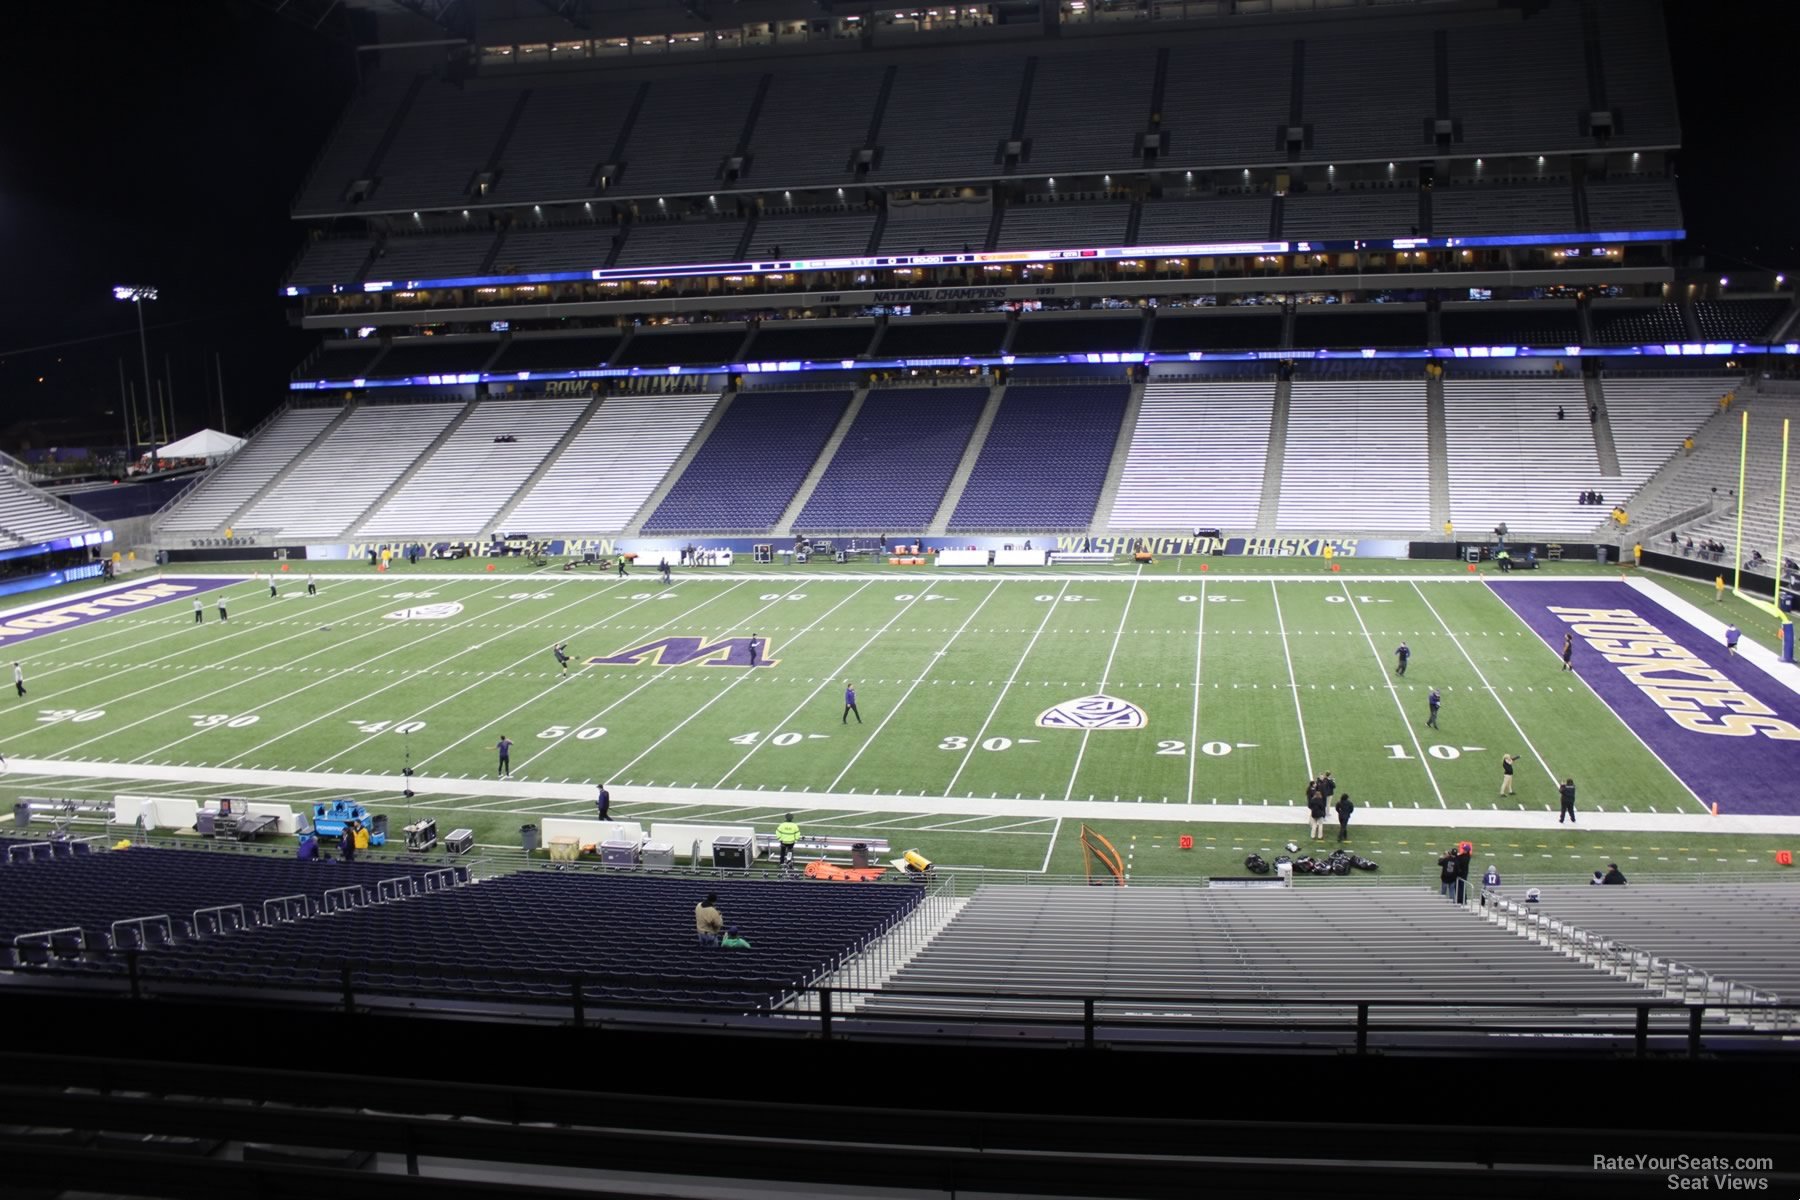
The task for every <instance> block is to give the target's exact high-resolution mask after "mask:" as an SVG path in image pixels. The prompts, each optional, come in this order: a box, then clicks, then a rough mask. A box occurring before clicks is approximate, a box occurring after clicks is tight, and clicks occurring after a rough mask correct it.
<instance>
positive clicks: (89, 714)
mask: <svg viewBox="0 0 1800 1200" xmlns="http://www.w3.org/2000/svg"><path fill="white" fill-rule="evenodd" d="M105 715H106V710H105V709H104V708H40V709H38V723H39V724H40V725H51V724H54V723H55V722H57V721H74V722H76V723H77V724H80V723H81V722H84V721H98V720H99V719H100V718H101V717H104V716H105Z"/></svg>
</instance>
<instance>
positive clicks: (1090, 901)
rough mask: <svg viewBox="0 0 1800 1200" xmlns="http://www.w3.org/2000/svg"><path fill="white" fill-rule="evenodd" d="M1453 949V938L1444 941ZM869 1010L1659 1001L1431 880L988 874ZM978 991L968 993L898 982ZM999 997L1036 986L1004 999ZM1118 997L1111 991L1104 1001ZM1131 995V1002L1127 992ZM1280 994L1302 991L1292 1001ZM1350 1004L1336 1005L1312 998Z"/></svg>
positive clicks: (1429, 1019)
mask: <svg viewBox="0 0 1800 1200" xmlns="http://www.w3.org/2000/svg"><path fill="white" fill-rule="evenodd" d="M1452 947H1453V948H1454V949H1449V948H1452ZM886 988H887V992H886V993H884V994H877V995H875V996H872V997H870V998H869V1000H868V1002H867V1004H866V1005H865V1007H864V1009H863V1012H864V1014H865V1015H866V1016H869V1017H877V1018H878V1017H880V1016H883V1015H889V1014H892V1015H898V1014H912V1015H930V1016H937V1017H940V1018H944V1019H954V1018H955V1017H956V1016H958V1015H962V1014H971V1015H972V1014H979V1015H981V1016H982V1017H984V1018H988V1019H993V1018H1000V1019H1004V1018H1006V1017H1009V1016H1015V1017H1038V1018H1051V1019H1055V1018H1060V1019H1063V1020H1067V1021H1069V1022H1071V1023H1075V1022H1079V1021H1080V1019H1081V1016H1082V1010H1081V1004H1080V1001H1081V1000H1082V999H1083V998H1087V997H1092V998H1095V999H1097V1000H1098V1001H1099V1003H1098V1004H1097V1005H1096V1015H1097V1016H1098V1017H1099V1018H1100V1019H1101V1020H1102V1021H1105V1020H1107V1019H1108V1018H1112V1017H1125V1016H1130V1017H1132V1018H1134V1019H1137V1020H1140V1021H1141V1020H1157V1019H1166V1020H1182V1019H1186V1020H1197V1019H1207V1018H1217V1019H1230V1020H1238V1021H1251V1022H1258V1023H1266V1024H1268V1025H1271V1026H1288V1027H1296V1026H1304V1025H1307V1024H1311V1023H1317V1022H1321V1021H1333V1022H1337V1023H1340V1024H1341V1023H1343V1022H1344V1021H1346V1020H1347V1019H1348V1018H1350V1017H1353V1016H1354V1013H1355V1008H1354V1005H1355V1002H1356V1001H1359V1000H1360V1001H1377V1002H1378V1001H1381V1000H1396V1001H1429V1002H1431V1003H1429V1004H1428V1005H1427V1006H1425V1007H1420V1008H1412V1009H1409V1010H1407V1011H1406V1012H1405V1013H1404V1014H1398V1013H1395V1012H1394V1011H1393V1010H1388V1012H1387V1013H1386V1014H1384V1015H1386V1016H1387V1017H1388V1018H1389V1019H1395V1020H1399V1019H1404V1020H1412V1021H1420V1022H1425V1023H1427V1024H1430V1025H1434V1026H1438V1027H1440V1028H1442V1029H1444V1030H1445V1031H1447V1032H1448V1031H1466V1029H1467V1028H1469V1027H1470V1026H1473V1025H1477V1024H1479V1023H1481V1022H1483V1021H1488V1022H1503V1023H1505V1024H1508V1025H1518V1024H1532V1023H1566V1022H1567V1021H1569V1020H1570V1016H1569V1014H1568V1013H1567V1012H1557V1011H1544V1012H1539V1013H1533V1012H1530V1011H1513V1012H1507V1013H1505V1014H1504V1016H1503V1017H1501V1018H1498V1019H1496V1018H1495V1016H1494V1015H1493V1014H1492V1013H1483V1012H1481V1011H1480V1010H1477V1009H1471V1008H1467V1007H1461V1003H1462V1002H1468V1001H1478V1000H1510V1001H1519V1002H1533V1001H1550V1002H1563V1003H1579V1004H1583V1005H1587V1006H1593V1007H1595V1008H1598V1009H1601V1010H1605V1009H1608V1008H1610V1011H1607V1012H1605V1013H1604V1015H1605V1016H1606V1017H1609V1018H1610V1019H1611V1022H1612V1023H1613V1024H1619V1023H1621V1018H1622V1016H1623V1014H1625V1013H1627V1012H1629V1010H1630V1007H1631V1006H1633V1005H1636V1004H1641V1003H1645V1002H1647V1001H1650V1000H1653V999H1659V997H1654V996H1652V995H1651V993H1649V992H1648V991H1646V990H1645V989H1644V988H1641V987H1639V986H1637V985H1635V984H1631V983H1628V982H1626V981H1625V980H1623V979H1619V978H1616V977H1613V976H1610V975H1604V974H1601V973H1600V972H1597V971H1595V970H1593V969H1592V968H1590V967H1588V966H1586V965H1584V964H1582V963H1579V962H1577V961H1575V960H1573V959H1569V958H1565V957H1563V956H1562V955H1559V954H1555V953H1552V952H1550V951H1548V950H1546V949H1545V948H1544V947H1541V946H1537V945H1534V944H1531V943H1529V942H1526V941H1524V940H1523V939H1520V938H1517V937H1514V936H1513V935H1511V934H1509V933H1507V932H1506V931H1504V930H1502V929H1500V928H1498V927H1496V926H1493V925H1489V924H1485V923H1481V922H1477V921H1474V920H1472V919H1471V918H1470V915H1469V913H1468V911H1467V910H1466V909H1464V908H1461V907H1459V906H1457V905H1453V904H1448V903H1445V902H1444V901H1442V900H1440V899H1438V898H1437V897H1436V896H1434V895H1432V894H1431V893H1429V892H1427V891H1425V890H1423V889H1412V888H1398V887H1380V888H1354V887H1348V886H1346V887H1341V888H1334V887H1333V886H1332V885H1330V884H1324V885H1321V886H1318V887H1302V888H1296V889H1293V890H1288V889H1283V890H1280V891H1235V890H1232V891H1228V890H1198V889H1193V888H1101V889H1096V888H1074V887H1053V886H1044V885H1032V884H1007V885H999V886H995V885H985V886H983V887H982V888H980V889H979V890H978V891H977V892H976V894H975V896H974V898H973V899H971V900H970V901H969V903H968V904H967V905H966V906H965V907H964V908H963V909H962V910H961V911H960V912H959V913H958V914H957V915H956V917H955V918H954V919H953V920H952V921H951V922H950V924H949V925H948V926H947V927H946V928H945V929H944V930H943V932H942V933H940V934H939V935H938V936H937V937H936V938H935V939H934V940H933V941H932V942H931V944H930V945H929V946H927V947H926V948H925V950H924V951H923V952H921V953H920V954H919V955H918V956H917V957H915V958H914V959H913V960H912V961H911V962H909V963H908V964H907V965H906V966H904V967H902V968H901V970H900V971H899V972H898V973H897V974H896V975H895V976H894V977H893V979H892V981H891V982H890V983H889V984H887V985H886ZM904 990H913V991H934V992H937V991H943V992H959V991H960V992H969V993H973V994H971V995H969V996H968V997H967V998H966V999H965V998H957V997H945V996H938V997H929V998H928V997H922V996H906V995H898V994H891V993H894V992H899V991H904ZM992 993H1015V994H1018V993H1023V994H1038V995H1044V996H1047V997H1051V998H1049V999H1042V1000H1037V999H1008V998H1002V997H996V996H994V995H992ZM1109 998H1112V999H1110V1000H1109ZM1125 998H1129V1000H1127V999H1125ZM1283 1000H1290V1001H1302V1000H1304V1001H1307V1002H1309V1003H1308V1005H1307V1006H1302V1005H1300V1004H1298V1003H1290V1004H1284V1003H1283ZM1330 1001H1337V1002H1339V1003H1338V1004H1336V1005H1331V1004H1329V1003H1326V1004H1323V1005H1321V1004H1318V1003H1316V1002H1330Z"/></svg>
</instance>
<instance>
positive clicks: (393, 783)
mask: <svg viewBox="0 0 1800 1200" xmlns="http://www.w3.org/2000/svg"><path fill="white" fill-rule="evenodd" d="M9 766H10V767H11V774H12V775H13V776H21V775H44V776H59V777H62V778H91V779H107V780H121V781H123V780H135V781H152V782H170V783H194V784H201V785H209V784H210V785H217V786H223V787H231V788H244V787H267V788H270V789H275V790H279V789H300V788H307V789H316V790H322V791H332V790H342V791H344V792H384V791H385V792H391V793H393V794H394V795H395V796H398V795H399V794H400V790H401V782H402V781H401V780H400V778H399V777H398V776H396V775H364V774H354V773H350V772H342V773H340V772H323V771H320V772H315V771H272V770H252V769H245V768H235V767H176V766H157V765H155V764H152V763H111V762H59V761H56V760H54V759H36V758H14V759H10V760H9ZM412 787H413V790H414V791H415V792H416V793H417V794H418V795H419V796H421V797H432V796H469V797H489V798H497V799H516V800H546V801H558V802H570V801H579V802H581V803H582V805H583V806H584V807H587V806H591V805H592V804H593V800H594V788H593V785H592V784H589V783H585V782H584V783H525V782H517V783H515V782H511V781H507V780H493V779H485V778H483V779H435V778H419V777H414V779H413V781H412ZM46 790H54V788H53V787H52V788H47V789H46ZM612 790H613V792H614V797H613V803H614V805H615V806H623V805H640V804H641V805H666V806H670V807H682V806H696V807H697V806H706V807H719V806H725V807H729V808H731V809H734V810H735V809H748V808H752V807H757V808H766V809H768V810H770V811H774V810H775V809H776V808H777V807H786V808H791V809H793V810H794V811H796V812H802V811H814V812H816V811H818V810H820V809H826V808H837V809H841V810H843V811H846V812H855V813H897V814H916V815H926V816H950V815H956V816H1013V817H1019V818H1021V819H1024V818H1028V817H1041V818H1056V819H1058V820H1070V821H1097V820H1103V819H1108V818H1110V819H1112V820H1120V821H1158V822H1161V823H1162V824H1165V825H1166V824H1168V823H1169V822H1171V821H1175V820H1184V821H1192V822H1194V823H1195V824H1196V825H1205V824H1223V823H1230V824H1244V825H1286V826H1289V827H1291V828H1292V829H1294V830H1296V831H1298V830H1302V829H1304V828H1305V826H1306V809H1304V808H1302V807H1301V806H1300V805H1298V804H1271V805H1262V804H1179V805H1177V804H1160V803H1159V804H1150V803H1139V802H1136V801H1117V802H1107V801H1087V800H1080V801H1067V800H976V799H972V798H958V797H954V796H897V795H896V796H869V795H864V794H862V793H856V794H854V795H851V794H844V793H837V792H793V791H788V792H752V791H743V790H740V789H736V788H671V787H615V788H613V789H612ZM802 805H804V806H805V807H804V808H801V806H802ZM628 815H629V814H627V816H628ZM1555 815H1556V814H1555V812H1554V811H1553V810H1552V809H1550V808H1548V807H1539V808H1538V809H1537V810H1536V811H1529V810H1527V811H1521V810H1518V809H1514V810H1512V811H1507V810H1505V809H1500V808H1489V809H1480V808H1472V807H1471V808H1462V809H1432V808H1373V807H1367V808H1358V809H1357V810H1356V819H1355V820H1354V821H1353V822H1351V835H1350V845H1351V846H1352V847H1353V848H1354V846H1355V844H1356V830H1358V829H1361V828H1364V827H1367V826H1415V827H1416V826H1425V827H1430V828H1436V829H1468V828H1482V829H1539V830H1543V831H1545V832H1548V831H1549V830H1550V829H1551V828H1552V827H1553V826H1554V825H1555V824H1556V821H1555V820H1554V819H1553V818H1554V817H1555ZM1581 828H1582V829H1591V830H1612V831H1620V832H1644V833H1653V832H1670V833H1689V834H1703V833H1712V834H1728V833H1737V834H1774V835H1781V836H1800V817H1751V816H1718V817H1714V816H1711V815H1708V814H1706V813H1626V812H1598V811H1593V812H1583V813H1582V814H1581Z"/></svg>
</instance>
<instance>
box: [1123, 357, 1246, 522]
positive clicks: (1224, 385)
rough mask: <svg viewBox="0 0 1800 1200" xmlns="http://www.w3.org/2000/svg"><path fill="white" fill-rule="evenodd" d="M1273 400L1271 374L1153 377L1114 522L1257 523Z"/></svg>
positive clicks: (1127, 458) (1133, 433)
mask: <svg viewBox="0 0 1800 1200" xmlns="http://www.w3.org/2000/svg"><path fill="white" fill-rule="evenodd" d="M1274 405H1275V381H1274V380H1273V379H1272V378H1271V379H1259V380H1254V381H1247V382H1236V381H1219V382H1206V383H1202V382H1198V381H1192V380H1155V379H1153V380H1151V381H1150V383H1149V384H1148V385H1147V386H1146V387H1145V388H1144V400H1143V405H1142V407H1141V408H1140V409H1139V412H1138V421H1137V425H1136V427H1135V428H1134V429H1133V430H1132V435H1131V449H1130V452H1129V454H1128V456H1127V457H1126V459H1125V470H1124V473H1123V474H1122V475H1121V476H1120V480H1119V491H1118V496H1117V498H1116V499H1115V500H1114V502H1113V509H1112V522H1111V523H1112V525H1113V527H1114V528H1118V529H1158V528H1161V529H1191V528H1200V527H1206V528H1214V529H1220V528H1235V529H1244V528H1253V527H1255V525H1256V518H1257V508H1258V506H1259V505H1260V503H1261V500H1262V480H1263V467H1264V463H1265V460H1266V459H1267V457H1268V453H1269V425H1270V422H1271V420H1272V417H1273V412H1274Z"/></svg>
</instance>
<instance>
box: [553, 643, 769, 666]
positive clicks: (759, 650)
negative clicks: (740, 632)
mask: <svg viewBox="0 0 1800 1200" xmlns="http://www.w3.org/2000/svg"><path fill="white" fill-rule="evenodd" d="M753 646H754V647H755V649H756V658H755V661H754V662H752V661H751V656H750V650H751V647H753ZM768 652H769V646H768V639H767V638H747V637H734V638H719V639H717V640H716V641H715V640H712V639H708V638H697V637H666V638H657V639H656V640H655V641H654V642H645V643H644V644H643V645H641V646H633V647H632V648H631V649H629V650H621V651H619V652H618V653H617V654H609V655H607V656H606V657H605V658H590V659H588V660H587V661H588V665H589V666H595V667H599V666H620V667H623V666H636V665H637V664H639V663H645V662H649V663H655V664H656V665H657V666H659V667H681V666H687V665H689V664H691V663H700V664H702V665H704V666H708V667H772V666H774V665H775V664H776V663H777V662H779V661H781V660H780V659H775V658H768V657H766V656H767V654H768Z"/></svg>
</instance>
